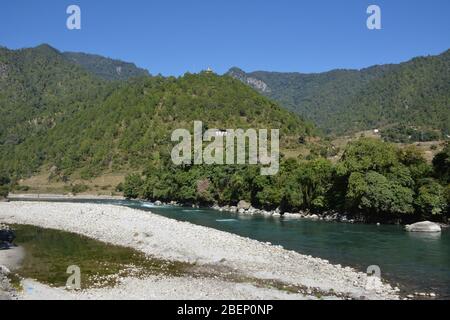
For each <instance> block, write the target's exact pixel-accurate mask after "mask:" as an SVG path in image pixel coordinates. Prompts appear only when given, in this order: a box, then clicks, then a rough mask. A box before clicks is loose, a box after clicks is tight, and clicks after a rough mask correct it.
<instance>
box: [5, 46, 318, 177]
mask: <svg viewBox="0 0 450 320" xmlns="http://www.w3.org/2000/svg"><path fill="white" fill-rule="evenodd" d="M5 56H6V57H7V59H3V61H4V62H3V65H5V66H6V69H7V70H16V71H15V72H16V73H14V77H13V73H11V72H10V71H8V73H7V76H6V77H7V78H6V80H5V83H8V87H7V88H6V90H4V89H2V93H1V94H2V97H5V99H4V101H3V104H2V111H3V110H5V111H6V113H7V114H10V117H6V118H2V119H1V121H0V122H1V125H2V128H4V130H3V132H4V133H3V135H2V136H3V137H4V140H3V143H2V145H1V147H2V153H1V156H0V166H1V167H3V168H4V169H5V170H7V171H9V172H11V173H13V174H15V175H19V176H30V175H33V174H34V173H35V172H37V171H38V170H39V169H40V168H41V167H42V166H43V165H45V167H46V168H47V169H48V170H49V171H51V172H52V174H53V175H55V176H59V177H63V176H67V175H70V174H72V173H73V172H75V171H77V170H81V172H82V176H83V177H85V178H89V177H93V176H96V175H99V174H101V173H102V172H103V171H105V170H112V171H115V170H121V169H129V168H131V169H139V168H142V167H143V166H144V165H145V164H146V163H148V161H149V159H153V158H154V157H159V156H167V155H168V154H169V152H170V150H171V148H172V145H173V143H171V141H170V137H171V133H172V131H173V130H174V129H177V128H187V129H191V130H192V128H193V122H194V120H200V121H203V123H204V126H205V127H208V128H218V129H228V128H269V129H270V128H274V129H278V128H279V129H281V136H282V145H283V146H285V147H286V146H292V147H296V145H297V144H300V142H299V141H300V138H304V137H307V136H309V135H311V134H312V132H313V127H312V125H310V124H307V123H305V122H304V121H303V120H302V119H301V118H299V117H297V116H295V115H293V114H292V113H290V112H288V111H286V110H284V109H283V108H281V107H279V106H277V105H276V104H275V103H274V102H272V101H270V100H269V99H267V98H265V97H263V96H261V95H259V94H258V93H257V92H256V91H254V90H253V89H251V88H249V87H247V86H245V85H243V84H242V83H241V82H240V81H237V80H234V79H232V78H230V77H227V76H217V75H214V74H209V73H202V74H198V75H190V74H187V75H185V76H184V77H181V78H162V77H143V78H137V79H134V80H131V81H128V82H125V83H109V82H102V80H98V79H97V78H96V77H94V76H92V75H91V74H88V73H87V72H85V71H84V70H82V69H81V68H80V67H79V66H77V65H75V64H72V63H70V62H68V61H67V60H66V59H65V58H64V56H63V55H61V54H60V53H59V52H58V51H56V50H54V49H52V48H50V47H48V46H41V47H38V48H35V49H27V50H24V51H17V52H15V51H9V50H6V49H5ZM16 79H19V80H20V81H19V80H16ZM12 80H14V81H12ZM16 83H17V84H16ZM22 96H23V98H22ZM16 97H20V98H21V100H19V99H16ZM34 119H44V120H48V125H45V126H43V125H41V122H44V120H38V121H35V120H34ZM45 123H46V122H45ZM41 127H43V128H41ZM16 128H20V130H19V129H16ZM34 131H36V133H35V134H31V132H34ZM15 132H19V133H21V136H20V139H18V140H17V141H15V142H14V144H11V143H9V142H8V141H9V140H11V139H10V135H11V133H15ZM8 139H9V140H8Z"/></svg>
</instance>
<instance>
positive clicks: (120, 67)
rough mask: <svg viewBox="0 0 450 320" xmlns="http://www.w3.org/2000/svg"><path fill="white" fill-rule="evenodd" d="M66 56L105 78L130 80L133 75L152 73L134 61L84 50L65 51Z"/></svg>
mask: <svg viewBox="0 0 450 320" xmlns="http://www.w3.org/2000/svg"><path fill="white" fill-rule="evenodd" d="M63 55H64V57H65V58H67V59H68V60H70V61H72V62H74V63H76V64H78V65H80V66H82V67H83V68H84V69H86V70H88V71H89V72H91V73H93V74H95V75H97V76H99V77H101V78H103V79H105V80H128V79H130V78H133V77H140V76H149V75H150V73H149V72H148V71H147V70H145V69H141V68H138V67H136V65H135V64H134V63H129V62H123V61H120V60H115V59H110V58H106V57H103V56H99V55H95V54H87V53H82V52H64V53H63Z"/></svg>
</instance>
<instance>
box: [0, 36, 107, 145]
mask: <svg viewBox="0 0 450 320" xmlns="http://www.w3.org/2000/svg"><path fill="white" fill-rule="evenodd" d="M108 86H109V87H111V86H112V85H109V84H107V83H105V82H104V81H103V80H101V79H98V78H96V77H94V76H92V75H91V74H90V73H88V72H87V71H85V70H84V69H82V68H81V67H79V66H78V65H76V64H73V63H70V62H68V61H67V60H66V59H65V58H64V57H63V56H62V55H61V53H60V52H59V51H57V50H56V49H54V48H52V47H50V46H48V45H41V46H38V47H36V48H30V49H22V50H8V49H6V48H0V111H1V117H0V146H2V145H3V146H15V145H18V144H20V143H22V142H23V141H24V140H25V139H26V138H27V137H29V136H31V135H34V134H39V133H42V132H45V131H46V130H48V129H50V128H52V127H54V126H55V125H56V124H57V123H59V122H60V121H62V120H63V119H66V118H67V117H70V116H71V115H72V114H73V113H74V112H76V111H77V110H79V109H84V108H87V107H88V106H89V105H92V104H93V103H95V102H96V101H97V100H102V99H104V97H105V95H106V94H107V92H108V90H107V87H108Z"/></svg>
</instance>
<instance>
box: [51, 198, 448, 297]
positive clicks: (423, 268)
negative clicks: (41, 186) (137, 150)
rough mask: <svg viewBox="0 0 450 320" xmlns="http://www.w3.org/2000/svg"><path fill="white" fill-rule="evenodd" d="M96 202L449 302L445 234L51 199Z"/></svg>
mask: <svg viewBox="0 0 450 320" xmlns="http://www.w3.org/2000/svg"><path fill="white" fill-rule="evenodd" d="M57 201H63V202H77V203H80V202H81V203H98V204H113V205H121V206H127V207H131V208H135V209H139V210H144V211H151V212H153V213H155V214H159V215H162V216H165V217H168V218H171V219H176V220H179V221H187V222H191V223H194V224H197V225H201V226H205V227H210V228H214V229H218V230H222V231H226V232H230V233H234V234H237V235H240V236H243V237H248V238H251V239H255V240H259V241H263V242H271V243H272V244H275V245H281V246H283V247H284V248H285V249H288V250H294V251H297V252H299V253H302V254H307V255H311V256H314V257H320V258H323V259H327V260H329V261H331V262H332V263H334V264H341V265H343V266H351V267H354V268H356V269H358V270H360V271H366V269H367V267H368V266H371V265H377V266H379V267H380V269H381V276H382V277H383V278H384V279H386V280H388V281H390V282H391V284H393V285H398V286H399V287H400V288H401V289H402V290H404V292H405V291H406V292H407V293H413V292H427V293H431V292H433V293H436V294H438V298H440V299H450V231H449V230H444V231H443V232H442V233H440V234H439V233H438V234H420V233H408V232H405V231H404V230H403V228H402V227H401V226H394V225H381V226H376V225H364V224H345V223H337V222H322V221H308V220H294V219H292V220H289V219H283V218H281V219H280V218H273V217H270V218H267V217H262V216H244V215H238V214H232V213H228V212H219V211H216V210H212V209H191V208H184V207H169V206H167V207H156V206H153V205H152V204H150V203H144V202H140V201H121V200H52V202H57Z"/></svg>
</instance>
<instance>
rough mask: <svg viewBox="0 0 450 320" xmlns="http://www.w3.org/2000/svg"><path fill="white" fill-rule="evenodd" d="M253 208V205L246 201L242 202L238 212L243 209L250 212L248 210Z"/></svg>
mask: <svg viewBox="0 0 450 320" xmlns="http://www.w3.org/2000/svg"><path fill="white" fill-rule="evenodd" d="M251 206H252V204H251V203H248V202H247V201H245V200H241V201H239V203H238V210H241V209H244V210H248V209H250V207H251Z"/></svg>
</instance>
